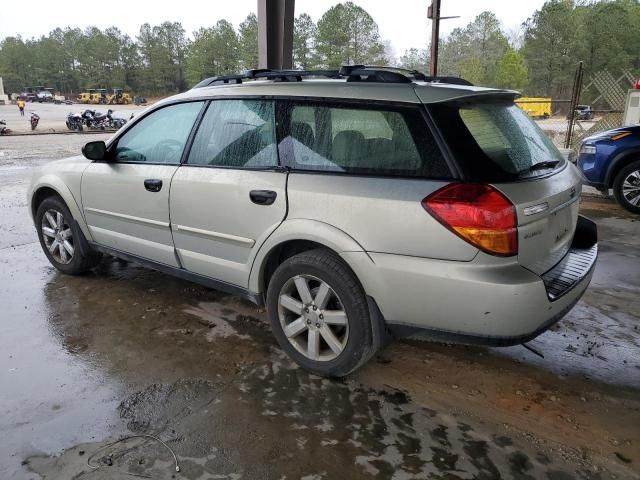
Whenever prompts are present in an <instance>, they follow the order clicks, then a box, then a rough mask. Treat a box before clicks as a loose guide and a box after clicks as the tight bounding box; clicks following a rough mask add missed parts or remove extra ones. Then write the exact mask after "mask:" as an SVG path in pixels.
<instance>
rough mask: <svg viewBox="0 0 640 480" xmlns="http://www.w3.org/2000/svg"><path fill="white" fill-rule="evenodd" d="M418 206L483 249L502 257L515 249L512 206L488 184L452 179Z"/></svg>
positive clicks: (514, 224) (515, 232) (515, 221)
mask: <svg viewBox="0 0 640 480" xmlns="http://www.w3.org/2000/svg"><path fill="white" fill-rule="evenodd" d="M422 206H423V207H424V209H425V210H426V211H427V212H429V213H430V214H431V215H433V217H434V218H435V219H436V220H438V221H439V222H440V223H442V224H443V225H444V226H445V227H447V228H448V229H449V230H451V231H452V232H454V233H455V234H456V235H458V236H459V237H461V238H462V239H464V240H466V241H467V242H469V243H471V244H472V245H475V246H476V247H478V248H479V249H481V250H483V251H484V252H486V253H489V254H491V255H498V256H502V257H509V256H512V255H516V254H517V253H518V228H517V225H518V223H517V217H516V209H515V207H514V206H513V204H512V203H511V202H510V201H509V199H508V198H507V197H505V196H504V195H503V194H502V193H501V192H499V191H498V190H496V189H495V188H494V187H492V186H491V185H484V184H465V183H452V184H450V185H447V186H446V187H443V188H441V189H440V190H437V191H435V192H433V193H432V194H431V195H429V196H428V197H426V198H425V199H424V200H422Z"/></svg>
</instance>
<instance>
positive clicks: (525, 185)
mask: <svg viewBox="0 0 640 480" xmlns="http://www.w3.org/2000/svg"><path fill="white" fill-rule="evenodd" d="M494 187H496V188H497V189H499V190H500V191H501V192H502V193H504V194H505V195H506V196H507V197H508V198H509V200H511V201H512V202H513V204H514V205H515V207H516V212H517V216H518V262H519V263H520V264H521V265H522V266H524V267H525V268H528V269H529V270H531V271H533V272H535V273H537V274H538V275H542V274H543V273H545V272H546V271H548V270H550V269H551V268H552V267H553V266H554V265H556V264H557V263H558V262H559V261H560V260H562V258H563V257H564V256H565V255H566V254H567V252H568V251H569V248H570V246H571V242H572V240H573V236H574V233H575V229H576V223H577V221H578V210H579V208H580V192H581V189H582V183H581V179H580V174H579V173H578V171H577V169H576V168H575V167H574V166H573V165H571V164H570V163H568V162H567V163H566V164H565V166H564V168H563V169H562V170H561V171H559V172H557V173H555V174H553V175H551V176H548V177H543V178H539V179H536V180H530V181H520V182H514V183H500V184H494Z"/></svg>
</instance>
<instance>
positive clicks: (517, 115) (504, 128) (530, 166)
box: [430, 101, 564, 181]
mask: <svg viewBox="0 0 640 480" xmlns="http://www.w3.org/2000/svg"><path fill="white" fill-rule="evenodd" d="M430 109H431V111H432V112H433V114H434V117H435V119H436V122H437V123H438V125H439V127H440V130H441V131H442V133H443V136H444V137H445V139H446V140H447V143H448V145H449V147H450V149H451V150H452V152H453V154H454V156H455V157H456V160H457V161H458V163H460V165H461V168H462V169H463V171H464V173H465V177H470V178H471V179H472V180H482V181H499V180H509V179H514V178H529V177H536V176H540V175H544V174H547V173H549V171H550V170H553V169H554V168H558V167H559V166H561V165H562V164H563V162H564V160H563V157H562V155H561V154H560V152H559V151H558V149H557V148H556V147H555V145H554V144H553V142H551V140H550V139H549V138H548V137H547V136H546V135H545V134H544V132H543V131H542V130H541V129H540V127H538V125H537V124H536V123H535V122H534V121H533V120H532V119H531V118H529V116H528V115H527V114H526V113H525V112H523V111H522V110H521V109H520V108H518V107H517V106H516V105H515V104H514V103H513V102H511V101H492V102H452V103H445V104H436V105H432V106H430Z"/></svg>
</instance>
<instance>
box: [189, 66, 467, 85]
mask: <svg viewBox="0 0 640 480" xmlns="http://www.w3.org/2000/svg"><path fill="white" fill-rule="evenodd" d="M308 77H324V78H334V79H346V80H347V82H376V83H411V82H413V81H422V82H432V83H450V84H455V85H467V86H472V85H473V84H472V83H471V82H469V81H467V80H465V79H463V78H458V77H430V76H428V75H425V74H424V73H422V72H420V71H418V70H409V69H406V68H399V67H391V66H384V65H343V66H342V68H340V70H270V69H266V68H264V69H255V70H247V71H245V72H243V73H240V74H235V75H220V76H217V77H210V78H207V79H205V80H203V81H201V82H200V83H198V84H197V85H196V86H195V87H193V88H202V87H210V86H214V85H224V84H240V83H243V82H244V81H245V80H257V79H261V78H262V79H270V80H274V81H276V82H301V81H302V79H303V78H308Z"/></svg>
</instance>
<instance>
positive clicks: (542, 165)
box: [529, 160, 560, 172]
mask: <svg viewBox="0 0 640 480" xmlns="http://www.w3.org/2000/svg"><path fill="white" fill-rule="evenodd" d="M559 163H560V161H559V160H547V161H545V162H538V163H534V164H533V165H531V166H530V167H529V171H530V172H533V171H535V170H544V169H546V168H554V167H555V166H556V165H558V164H559Z"/></svg>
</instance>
